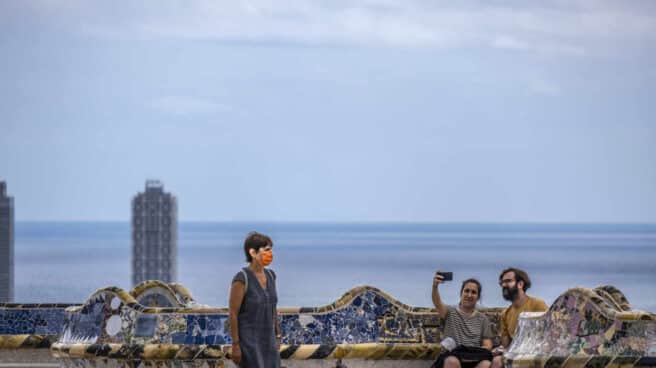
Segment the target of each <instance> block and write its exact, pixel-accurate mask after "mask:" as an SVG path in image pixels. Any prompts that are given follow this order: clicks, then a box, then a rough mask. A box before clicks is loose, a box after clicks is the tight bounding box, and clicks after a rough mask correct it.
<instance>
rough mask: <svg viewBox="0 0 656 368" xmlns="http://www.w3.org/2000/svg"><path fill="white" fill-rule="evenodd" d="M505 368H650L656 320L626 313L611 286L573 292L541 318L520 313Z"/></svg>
mask: <svg viewBox="0 0 656 368" xmlns="http://www.w3.org/2000/svg"><path fill="white" fill-rule="evenodd" d="M504 358H505V360H506V366H507V367H510V368H524V367H526V368H529V367H530V368H560V367H566V368H604V367H606V368H629V367H656V314H654V313H650V312H643V311H637V310H631V306H630V305H629V303H628V302H627V300H626V298H625V297H624V295H623V294H622V293H621V292H620V291H619V290H618V289H616V288H614V287H612V286H602V287H598V288H596V289H592V290H591V289H585V288H574V289H570V290H568V291H567V292H565V293H564V294H562V295H561V296H560V297H558V298H557V299H556V300H555V301H554V302H553V304H552V305H551V307H550V308H549V310H548V311H547V312H545V313H523V314H522V315H521V317H520V320H519V324H518V327H517V331H516V333H515V339H514V341H513V343H512V344H511V346H510V348H509V350H508V352H507V353H506V354H505V355H504Z"/></svg>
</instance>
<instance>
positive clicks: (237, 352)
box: [231, 344, 241, 365]
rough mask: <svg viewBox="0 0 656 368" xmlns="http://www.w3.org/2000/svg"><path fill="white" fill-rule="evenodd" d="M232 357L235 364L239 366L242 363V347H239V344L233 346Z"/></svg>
mask: <svg viewBox="0 0 656 368" xmlns="http://www.w3.org/2000/svg"><path fill="white" fill-rule="evenodd" d="M231 357H232V361H233V362H235V364H237V365H239V363H241V347H239V344H232V353H231Z"/></svg>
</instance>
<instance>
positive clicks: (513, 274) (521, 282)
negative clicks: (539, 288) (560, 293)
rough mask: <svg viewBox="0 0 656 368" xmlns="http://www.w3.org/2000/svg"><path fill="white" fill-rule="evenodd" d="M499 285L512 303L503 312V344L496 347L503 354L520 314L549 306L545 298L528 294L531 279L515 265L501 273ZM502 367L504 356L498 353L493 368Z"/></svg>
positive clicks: (504, 296) (505, 297) (505, 296)
mask: <svg viewBox="0 0 656 368" xmlns="http://www.w3.org/2000/svg"><path fill="white" fill-rule="evenodd" d="M499 285H500V286H501V291H502V293H503V298H504V299H506V300H507V301H509V302H511V303H512V304H510V306H508V307H507V308H506V309H504V310H503V312H502V314H501V328H500V334H501V346H500V347H499V348H497V349H495V353H499V354H502V353H503V352H504V349H507V348H508V347H509V346H510V344H511V343H512V338H513V336H514V335H515V330H516V329H517V321H518V319H519V314H520V313H522V312H544V311H546V310H547V309H548V307H547V305H546V304H545V303H544V300H542V299H540V298H536V297H532V296H528V295H527V294H526V290H528V289H529V288H530V287H531V279H530V278H529V277H528V274H527V273H526V271H523V270H520V269H519V268H514V267H510V268H506V269H505V270H503V271H501V274H500V275H499ZM501 367H503V356H501V355H497V356H495V357H494V360H493V362H492V368H501Z"/></svg>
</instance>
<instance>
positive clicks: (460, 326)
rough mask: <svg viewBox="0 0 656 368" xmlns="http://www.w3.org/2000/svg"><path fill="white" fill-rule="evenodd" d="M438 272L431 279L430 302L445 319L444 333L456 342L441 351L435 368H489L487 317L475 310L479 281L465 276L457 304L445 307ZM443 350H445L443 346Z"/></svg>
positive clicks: (489, 337)
mask: <svg viewBox="0 0 656 368" xmlns="http://www.w3.org/2000/svg"><path fill="white" fill-rule="evenodd" d="M443 280H444V279H443V277H442V275H440V272H439V271H438V272H436V273H435V277H434V278H433V293H432V294H433V304H434V305H435V308H436V309H437V312H438V313H439V315H440V317H441V318H442V319H443V320H444V336H446V337H447V338H449V337H450V338H452V339H453V340H454V341H455V345H456V346H457V347H455V349H453V350H450V351H443V352H442V354H440V356H439V357H438V359H437V361H436V362H435V364H434V365H433V367H435V368H489V366H490V362H491V360H492V354H491V353H490V349H492V330H491V328H490V321H489V320H488V319H487V316H486V315H485V314H483V313H481V312H479V311H477V310H476V303H477V302H478V301H479V300H480V298H481V292H482V288H481V283H480V282H478V280H476V279H467V280H465V281H464V282H463V283H462V286H461V287H460V303H459V304H458V306H456V307H451V306H447V305H446V304H444V303H443V302H442V299H441V298H440V292H439V286H440V284H441V283H442V282H443ZM444 350H446V349H444Z"/></svg>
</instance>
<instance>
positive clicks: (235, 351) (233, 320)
mask: <svg viewBox="0 0 656 368" xmlns="http://www.w3.org/2000/svg"><path fill="white" fill-rule="evenodd" d="M244 289H245V288H244V283H242V282H239V281H235V282H233V283H232V286H231V287H230V306H229V317H230V335H231V336H232V360H233V361H234V362H235V363H236V364H239V363H240V362H241V347H240V346H239V319H238V318H237V316H238V315H239V309H240V308H241V303H242V302H243V301H244V294H245V290H244Z"/></svg>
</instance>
